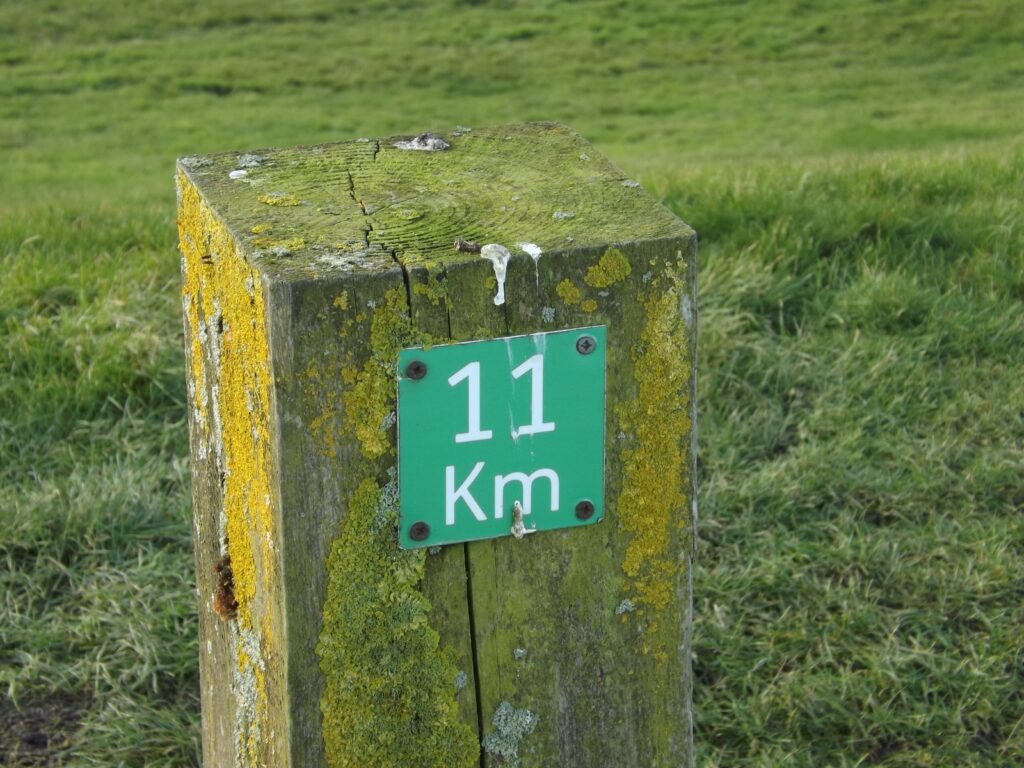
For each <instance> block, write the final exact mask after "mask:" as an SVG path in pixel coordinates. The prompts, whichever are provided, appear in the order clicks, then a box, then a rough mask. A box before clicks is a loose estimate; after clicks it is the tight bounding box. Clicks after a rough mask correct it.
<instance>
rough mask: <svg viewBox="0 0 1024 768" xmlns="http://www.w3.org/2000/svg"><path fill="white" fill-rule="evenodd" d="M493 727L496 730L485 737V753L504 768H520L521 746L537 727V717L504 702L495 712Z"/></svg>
mask: <svg viewBox="0 0 1024 768" xmlns="http://www.w3.org/2000/svg"><path fill="white" fill-rule="evenodd" d="M491 725H493V726H494V730H493V731H491V732H490V733H488V734H487V736H485V737H484V740H483V748H484V751H485V752H487V754H489V755H491V756H492V757H494V758H495V764H496V765H499V766H502V768H519V744H520V743H521V742H522V740H523V739H524V738H525V737H526V736H528V735H529V734H531V733H533V729H534V728H536V727H537V716H536V715H535V714H534V713H533V712H531V711H530V710H528V709H516V708H515V707H513V706H512V705H511V704H509V703H508V702H507V701H503V702H501V704H499V705H498V709H497V710H495V712H494V716H493V717H492V718H491Z"/></svg>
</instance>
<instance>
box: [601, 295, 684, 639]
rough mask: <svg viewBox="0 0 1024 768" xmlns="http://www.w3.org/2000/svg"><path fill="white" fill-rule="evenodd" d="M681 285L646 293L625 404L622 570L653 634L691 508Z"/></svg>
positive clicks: (671, 593) (670, 597)
mask: <svg viewBox="0 0 1024 768" xmlns="http://www.w3.org/2000/svg"><path fill="white" fill-rule="evenodd" d="M681 285H682V281H681V280H672V282H671V287H670V288H669V289H668V290H660V291H651V293H650V294H648V295H647V296H646V297H645V298H643V299H642V303H643V307H644V311H645V315H646V322H645V325H644V327H643V330H642V331H641V335H640V343H639V344H638V345H637V346H636V348H635V349H634V350H633V353H632V359H633V375H634V378H635V381H636V384H637V393H636V396H635V397H633V398H630V399H628V400H626V401H624V402H623V403H622V404H621V405H620V406H619V407H618V409H617V416H618V420H619V428H620V430H621V431H622V432H623V433H625V434H626V435H629V436H630V437H631V439H630V441H629V443H628V447H626V448H624V449H623V450H622V464H623V484H622V489H621V492H620V494H619V497H618V503H617V506H616V509H617V510H618V516H619V521H620V524H621V525H622V527H623V529H624V530H625V531H626V532H627V533H628V534H629V537H630V540H629V543H628V545H627V547H626V553H625V557H624V559H623V562H622V570H623V571H624V573H625V574H626V576H627V577H629V586H628V589H629V597H630V599H631V600H632V602H633V603H635V604H636V606H637V610H638V611H639V612H641V613H642V614H645V615H646V618H647V619H648V621H649V623H648V628H649V630H650V631H651V632H655V631H656V630H657V629H658V613H659V612H660V611H662V610H663V609H665V608H666V607H668V606H669V605H670V604H672V603H673V601H674V600H675V591H676V583H677V579H678V577H679V568H680V560H679V557H678V552H677V551H676V549H675V547H674V546H673V543H672V542H673V541H674V540H677V537H678V528H677V524H676V521H677V519H678V518H679V517H680V516H681V517H683V518H684V519H686V516H687V513H688V510H689V498H688V496H689V493H688V491H689V483H690V480H689V470H690V459H689V446H690V430H691V428H692V424H691V421H690V381H691V361H690V356H689V354H688V349H689V347H688V343H687V329H686V326H685V323H684V321H683V318H682V317H681V315H680V312H679V299H680V296H679V291H680V290H681V287H680V286H681ZM645 648H646V649H650V646H645ZM654 650H655V653H656V654H657V655H661V654H663V653H664V652H665V649H663V648H660V647H656V648H655V649H654Z"/></svg>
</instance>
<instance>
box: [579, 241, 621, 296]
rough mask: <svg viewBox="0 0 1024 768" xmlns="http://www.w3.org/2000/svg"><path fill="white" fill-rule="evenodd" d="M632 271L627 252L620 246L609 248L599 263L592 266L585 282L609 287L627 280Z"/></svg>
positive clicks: (598, 286) (584, 279)
mask: <svg viewBox="0 0 1024 768" xmlns="http://www.w3.org/2000/svg"><path fill="white" fill-rule="evenodd" d="M632 271H633V268H632V267H631V266H630V264H629V258H628V257H627V256H626V254H624V253H623V252H622V251H620V250H619V249H618V248H609V249H608V250H607V251H605V252H604V253H603V254H602V255H601V258H600V260H599V261H598V262H597V264H592V265H591V266H590V268H589V269H588V270H587V274H586V277H584V278H583V282H585V283H586V284H587V285H589V286H590V287H591V288H608V287H609V286H612V285H615V284H616V283H619V282H622V281H623V280H625V279H626V278H627V277H629V275H630V273H631V272H632Z"/></svg>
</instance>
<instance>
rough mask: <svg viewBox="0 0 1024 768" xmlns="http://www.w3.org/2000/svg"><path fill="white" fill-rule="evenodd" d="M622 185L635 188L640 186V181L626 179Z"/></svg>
mask: <svg viewBox="0 0 1024 768" xmlns="http://www.w3.org/2000/svg"><path fill="white" fill-rule="evenodd" d="M622 186H624V187H631V188H633V189H636V188H637V187H639V186H640V182H639V181H633V180H632V179H626V180H625V181H623V182H622Z"/></svg>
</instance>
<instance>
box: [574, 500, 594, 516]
mask: <svg viewBox="0 0 1024 768" xmlns="http://www.w3.org/2000/svg"><path fill="white" fill-rule="evenodd" d="M593 516H594V502H592V501H588V500H587V499H584V500H583V501H581V502H579V503H578V504H577V505H576V517H578V518H579V519H580V520H589V519H590V518H591V517H593Z"/></svg>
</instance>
